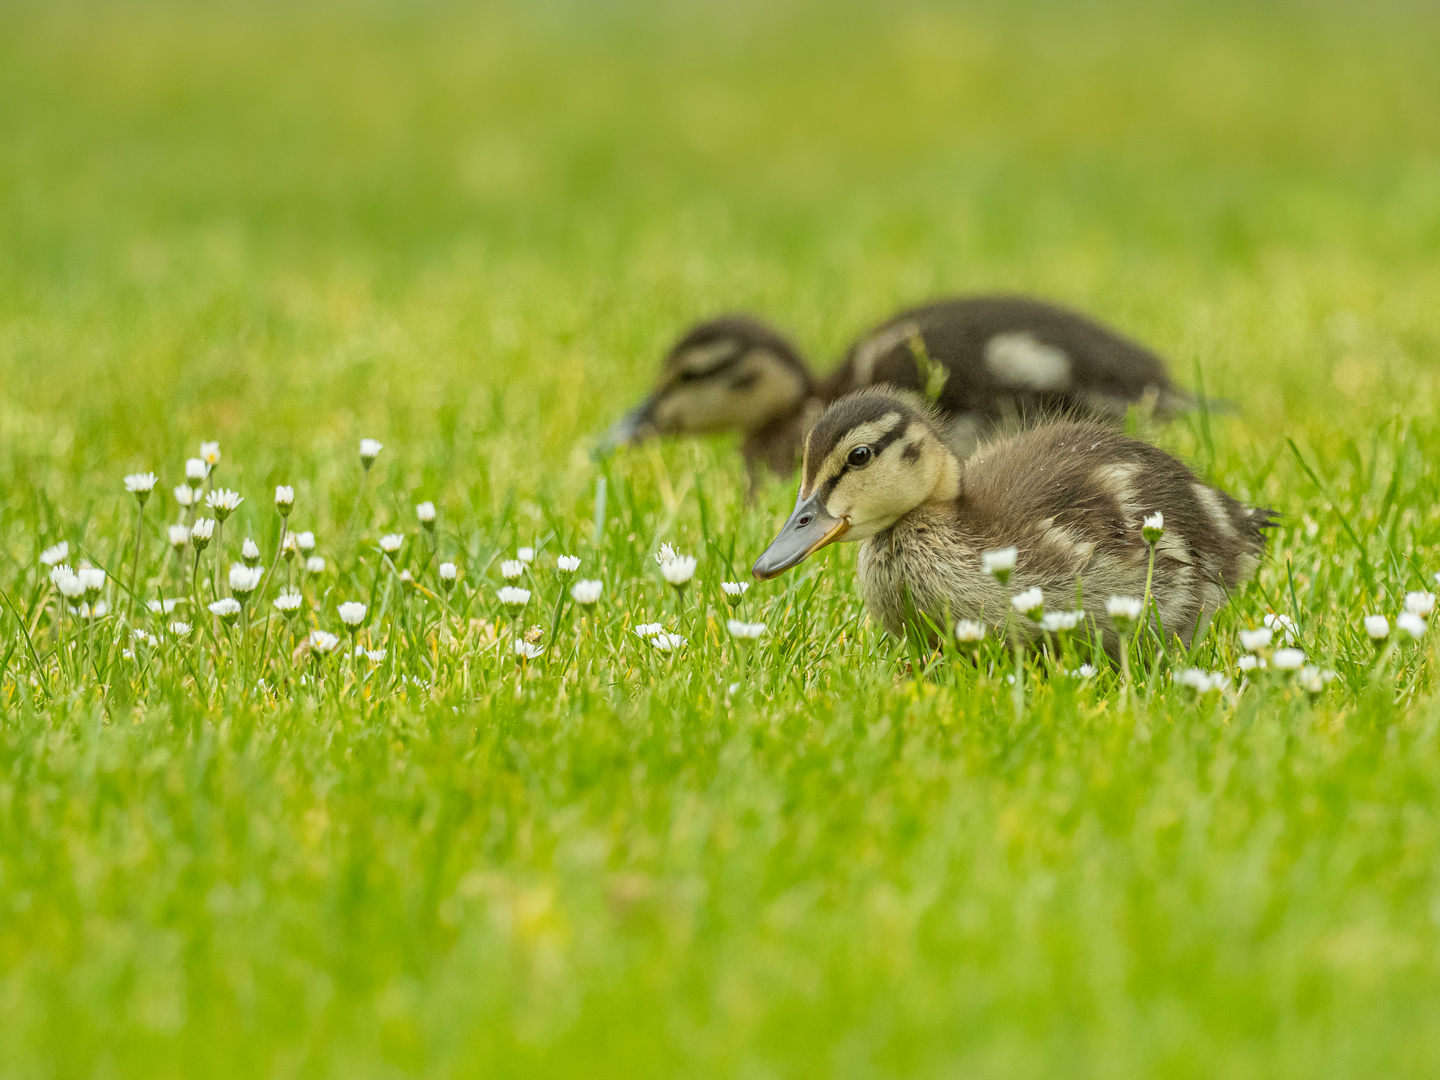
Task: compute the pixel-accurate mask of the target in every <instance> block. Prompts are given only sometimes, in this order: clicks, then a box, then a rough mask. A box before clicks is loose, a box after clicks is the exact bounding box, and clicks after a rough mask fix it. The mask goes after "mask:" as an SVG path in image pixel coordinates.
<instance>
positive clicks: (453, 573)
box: [435, 562, 460, 589]
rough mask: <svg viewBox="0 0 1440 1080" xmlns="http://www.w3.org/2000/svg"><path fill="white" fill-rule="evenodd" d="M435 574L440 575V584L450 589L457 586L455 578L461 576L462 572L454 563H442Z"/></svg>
mask: <svg viewBox="0 0 1440 1080" xmlns="http://www.w3.org/2000/svg"><path fill="white" fill-rule="evenodd" d="M435 572H436V573H437V574H439V575H440V584H441V585H442V586H443V587H444V588H446V589H448V588H450V587H451V586H452V585H454V584H455V578H456V577H457V576H458V575H459V573H460V570H459V567H457V566H456V565H455V564H454V563H453V562H442V563H441V564H440V565H439V566H438V567H436V568H435Z"/></svg>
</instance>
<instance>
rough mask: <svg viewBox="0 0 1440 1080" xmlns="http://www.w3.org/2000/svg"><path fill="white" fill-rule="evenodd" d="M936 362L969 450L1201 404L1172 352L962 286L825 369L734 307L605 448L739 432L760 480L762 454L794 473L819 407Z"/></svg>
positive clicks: (953, 429)
mask: <svg viewBox="0 0 1440 1080" xmlns="http://www.w3.org/2000/svg"><path fill="white" fill-rule="evenodd" d="M927 361H928V362H929V363H930V364H931V365H933V367H934V368H936V369H939V370H938V374H939V375H941V376H942V377H943V380H944V381H943V386H941V387H940V388H939V392H938V395H936V396H935V404H936V407H937V409H938V411H939V418H940V419H939V422H940V423H942V424H943V425H944V426H945V428H946V438H947V439H948V440H949V442H950V443H951V445H952V446H953V447H954V448H955V449H956V452H957V453H959V454H961V455H962V456H963V455H965V454H967V453H969V451H970V450H971V449H973V447H974V446H975V445H976V443H977V442H978V440H979V439H980V438H983V437H986V436H987V435H989V434H991V433H993V432H994V430H995V429H996V428H997V426H999V425H1001V424H1003V423H1005V422H1006V421H1012V420H1015V419H1017V418H1025V417H1034V416H1039V415H1049V416H1054V415H1059V414H1071V415H1085V416H1090V417H1100V418H1111V419H1113V418H1117V417H1122V416H1123V415H1124V413H1125V410H1126V408H1127V407H1128V406H1129V405H1131V404H1136V403H1149V404H1150V405H1151V407H1153V408H1154V409H1155V411H1156V412H1157V413H1158V414H1159V415H1162V416H1168V415H1170V414H1172V413H1174V412H1176V411H1179V410H1183V409H1185V408H1188V407H1189V406H1190V405H1191V404H1193V399H1192V398H1191V397H1190V395H1189V394H1187V393H1186V392H1185V391H1184V390H1181V389H1179V388H1178V387H1176V386H1175V385H1174V384H1173V383H1172V382H1171V381H1170V379H1169V377H1168V375H1167V374H1166V372H1165V364H1164V362H1163V361H1162V360H1161V359H1160V357H1158V356H1157V355H1155V353H1153V352H1151V351H1150V350H1149V349H1147V348H1145V347H1144V346H1143V345H1140V344H1137V343H1136V342H1134V341H1131V340H1130V339H1129V338H1127V337H1124V336H1123V335H1121V334H1119V333H1117V332H1116V331H1114V330H1112V329H1110V328H1109V327H1107V326H1104V325H1102V324H1101V323H1098V322H1096V321H1095V320H1093V319H1090V318H1088V317H1087V316H1084V315H1081V314H1080V313H1079V312H1076V311H1071V310H1069V309H1067V308H1063V307H1060V306H1058V305H1055V304H1051V303H1047V302H1045V301H1043V300H1034V299H1031V298H1028V297H1024V296H972V297H957V298H953V299H945V300H936V301H933V302H931V303H928V304H924V305H922V306H920V307H916V308H912V309H910V310H908V311H904V312H901V313H900V314H899V315H896V316H895V317H894V318H892V319H889V320H888V321H886V322H884V323H881V324H880V325H879V326H877V327H875V328H874V329H873V330H871V331H869V332H868V333H867V334H865V335H863V336H862V337H861V338H860V339H859V340H857V341H856V342H855V343H854V344H853V345H851V346H850V348H849V350H848V351H847V352H846V354H845V358H844V360H842V361H841V363H840V366H839V367H838V368H836V369H835V371H834V372H832V373H831V374H830V375H829V376H828V377H825V378H823V379H822V378H820V377H818V376H817V375H816V374H815V373H814V372H813V371H812V370H811V368H810V365H809V364H807V363H806V361H805V358H804V357H803V356H802V355H801V354H800V352H799V350H798V349H796V348H795V346H794V345H792V344H791V343H790V342H789V341H788V340H786V338H785V337H784V336H783V335H782V334H780V333H779V332H778V331H776V330H774V329H773V328H771V327H770V326H768V325H766V324H765V323H763V322H761V321H760V320H758V319H754V318H751V317H750V316H746V315H725V316H721V317H720V318H716V319H711V320H708V321H706V322H703V323H700V324H699V325H697V326H695V327H694V328H693V329H691V330H690V331H689V332H688V333H686V334H685V336H684V337H682V338H681V339H680V340H679V341H678V342H676V343H675V345H674V346H673V347H672V348H671V350H670V353H669V355H668V356H667V357H666V358H665V362H664V364H663V365H662V368H661V372H660V378H659V380H658V381H657V382H656V384H655V387H654V389H653V390H652V391H651V393H650V395H649V397H647V398H646V399H645V401H643V402H641V404H640V405H638V406H637V407H636V408H634V409H632V410H631V411H630V412H629V413H627V414H626V415H625V416H624V417H623V418H622V419H621V420H620V421H619V422H617V423H616V424H615V425H614V427H612V428H611V429H610V431H609V432H608V433H607V434H606V435H605V437H604V439H603V440H602V445H603V446H604V447H605V448H609V447H613V446H615V445H618V444H621V443H634V442H639V441H642V440H644V439H646V438H650V437H652V436H655V435H703V434H712V433H718V432H725V431H741V432H743V433H744V442H743V443H742V444H741V452H742V453H743V454H744V456H745V460H746V464H747V465H748V467H749V469H750V472H751V476H752V478H754V477H755V475H756V473H757V472H758V470H759V467H760V466H761V465H764V466H767V467H768V468H770V469H771V470H772V471H774V472H776V473H778V474H780V475H782V476H784V475H789V474H790V473H791V472H793V471H794V468H795V465H796V462H797V459H798V456H799V449H800V441H801V437H802V436H803V435H804V432H805V430H806V429H807V428H808V426H809V424H810V422H813V420H814V418H815V417H816V416H817V415H818V414H819V412H820V410H821V409H823V408H824V407H825V406H826V405H828V404H830V403H831V402H832V401H835V400H836V399H838V398H840V397H842V396H843V395H844V394H847V393H849V392H851V391H853V390H858V389H862V388H864V387H867V386H872V385H889V386H894V387H898V388H900V389H907V390H916V391H925V390H926V389H927V387H926V385H925V381H924V379H923V378H922V371H923V370H924V366H925V363H926V362H927ZM936 381H938V380H936ZM930 388H931V389H932V390H933V389H934V381H932V382H931V386H930Z"/></svg>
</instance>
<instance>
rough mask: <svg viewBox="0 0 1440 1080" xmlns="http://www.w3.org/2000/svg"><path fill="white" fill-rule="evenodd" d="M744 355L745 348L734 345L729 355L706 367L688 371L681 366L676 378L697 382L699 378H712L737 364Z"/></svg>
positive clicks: (682, 380)
mask: <svg viewBox="0 0 1440 1080" xmlns="http://www.w3.org/2000/svg"><path fill="white" fill-rule="evenodd" d="M745 355H746V350H745V349H742V348H741V347H740V346H738V345H737V346H736V347H735V351H734V352H732V353H731V354H730V355H729V356H726V357H724V358H723V359H721V360H718V361H716V362H715V363H713V364H711V365H710V366H709V367H707V368H701V369H700V370H699V371H689V370H686V369H684V368H682V369H681V370H680V372H679V373H678V375H677V378H678V379H679V380H680V381H681V382H699V381H700V380H701V379H713V378H714V377H715V376H716V375H720V374H723V373H724V372H726V371H728V370H730V368H732V367H734V366H735V365H736V364H738V363H739V362H740V361H741V360H742V359H743V358H744V357H745Z"/></svg>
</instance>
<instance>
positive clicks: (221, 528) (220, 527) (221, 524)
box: [211, 515, 225, 600]
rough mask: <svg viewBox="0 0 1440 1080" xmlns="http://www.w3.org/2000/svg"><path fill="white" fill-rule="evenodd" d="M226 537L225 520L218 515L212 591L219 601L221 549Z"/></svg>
mask: <svg viewBox="0 0 1440 1080" xmlns="http://www.w3.org/2000/svg"><path fill="white" fill-rule="evenodd" d="M224 535H225V519H224V518H223V517H219V516H218V515H217V516H216V518H215V555H214V559H213V562H214V569H215V581H214V588H213V589H212V590H211V592H212V594H213V595H214V597H215V599H217V600H218V599H220V547H221V540H222V538H223V537H224Z"/></svg>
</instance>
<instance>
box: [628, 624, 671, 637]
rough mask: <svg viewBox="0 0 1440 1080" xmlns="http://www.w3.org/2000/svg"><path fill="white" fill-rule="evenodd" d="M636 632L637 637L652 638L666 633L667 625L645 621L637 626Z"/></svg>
mask: <svg viewBox="0 0 1440 1080" xmlns="http://www.w3.org/2000/svg"><path fill="white" fill-rule="evenodd" d="M634 632H635V634H636V636H637V637H642V638H652V637H654V636H655V635H656V634H661V633H664V632H665V627H664V625H663V624H662V623H658V622H643V623H640V624H639V625H638V626H636V627H635V631H634Z"/></svg>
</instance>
